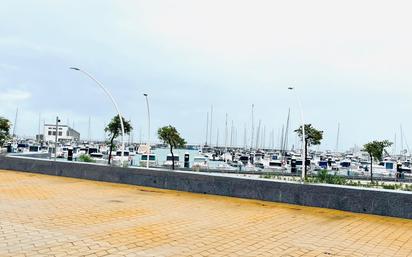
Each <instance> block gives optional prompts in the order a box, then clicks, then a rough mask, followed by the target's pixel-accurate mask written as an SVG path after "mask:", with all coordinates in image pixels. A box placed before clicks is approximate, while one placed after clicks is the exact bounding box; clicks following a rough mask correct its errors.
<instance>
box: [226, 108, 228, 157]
mask: <svg viewBox="0 0 412 257" xmlns="http://www.w3.org/2000/svg"><path fill="white" fill-rule="evenodd" d="M227 135H228V131H227V113H226V121H225V152H227Z"/></svg>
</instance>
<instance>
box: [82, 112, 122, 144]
mask: <svg viewBox="0 0 412 257" xmlns="http://www.w3.org/2000/svg"><path fill="white" fill-rule="evenodd" d="M90 120H91V117H90V116H89V128H88V130H87V141H88V142H89V144H90V141H91V134H90V133H91V130H90ZM129 138H130V135H129Z"/></svg>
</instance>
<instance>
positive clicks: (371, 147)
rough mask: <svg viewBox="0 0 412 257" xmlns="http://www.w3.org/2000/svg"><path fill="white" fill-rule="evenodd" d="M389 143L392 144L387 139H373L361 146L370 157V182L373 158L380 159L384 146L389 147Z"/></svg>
mask: <svg viewBox="0 0 412 257" xmlns="http://www.w3.org/2000/svg"><path fill="white" fill-rule="evenodd" d="M391 145H392V142H389V141H388V140H383V141H376V140H375V141H372V142H369V143H367V144H366V145H364V146H363V151H365V152H367V153H368V154H369V157H370V159H371V167H370V169H371V182H373V172H372V164H373V160H374V159H375V160H376V161H382V155H383V150H385V148H386V147H389V146H391Z"/></svg>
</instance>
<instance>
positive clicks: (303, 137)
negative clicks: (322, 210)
mask: <svg viewBox="0 0 412 257" xmlns="http://www.w3.org/2000/svg"><path fill="white" fill-rule="evenodd" d="M288 89H289V90H291V91H293V92H294V93H295V96H296V100H297V102H298V105H299V110H300V121H301V123H302V155H303V158H302V175H301V178H302V181H305V175H306V135H305V121H304V120H303V109H302V103H301V101H300V98H299V95H298V94H297V93H296V90H295V88H293V87H288Z"/></svg>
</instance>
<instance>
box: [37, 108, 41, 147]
mask: <svg viewBox="0 0 412 257" xmlns="http://www.w3.org/2000/svg"><path fill="white" fill-rule="evenodd" d="M40 132H41V113H40V112H39V131H38V135H39V136H38V139H39V142H40Z"/></svg>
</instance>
